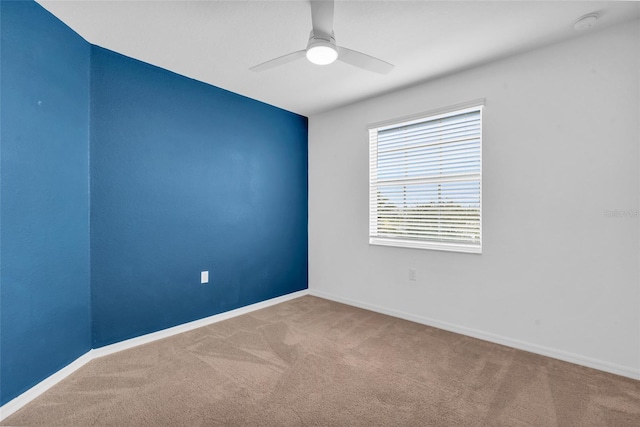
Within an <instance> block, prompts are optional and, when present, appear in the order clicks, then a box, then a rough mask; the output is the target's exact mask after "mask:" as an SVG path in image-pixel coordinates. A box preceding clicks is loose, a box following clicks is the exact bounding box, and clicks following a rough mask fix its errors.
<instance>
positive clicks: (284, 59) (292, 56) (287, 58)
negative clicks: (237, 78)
mask: <svg viewBox="0 0 640 427" xmlns="http://www.w3.org/2000/svg"><path fill="white" fill-rule="evenodd" d="M305 54H306V52H305V51H304V50H298V51H296V52H293V53H288V54H286V55H283V56H280V57H278V58H275V59H271V60H269V61H267V62H263V63H262V64H258V65H254V66H253V67H251V68H249V69H250V70H251V71H264V70H268V69H270V68H273V67H277V66H279V65H284V64H288V63H289V62H293V61H295V60H296V59H299V58H304V56H305Z"/></svg>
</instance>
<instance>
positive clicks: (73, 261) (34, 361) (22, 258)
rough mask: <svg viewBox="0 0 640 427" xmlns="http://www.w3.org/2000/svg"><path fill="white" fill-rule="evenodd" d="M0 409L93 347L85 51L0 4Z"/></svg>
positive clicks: (37, 14)
mask: <svg viewBox="0 0 640 427" xmlns="http://www.w3.org/2000/svg"><path fill="white" fill-rule="evenodd" d="M0 36H1V42H0V43H1V55H0V61H1V62H0V70H1V74H0V109H1V111H0V159H1V163H0V257H1V258H0V261H1V263H0V404H4V403H6V402H7V401H9V400H11V399H12V398H14V397H16V396H17V395H19V394H20V393H22V392H24V391H26V390H27V389H29V388H30V387H32V386H33V385H35V384H37V383H38V382H40V381H41V380H43V379H44V378H46V377H48V376H49V375H51V374H53V373H54V372H56V371H57V370H59V369H60V368H62V367H64V366H65V365H67V364H69V363H70V362H72V361H73V360H75V359H76V358H77V357H78V356H80V355H82V354H83V353H85V352H87V351H88V350H89V349H90V348H91V318H90V288H89V177H88V169H89V167H88V162H89V144H88V135H89V87H90V86H89V71H90V45H89V44H88V43H87V42H85V41H84V40H83V39H82V38H81V37H79V36H78V35H77V34H76V33H74V32H73V31H72V30H70V29H69V28H68V27H67V26H66V25H64V24H63V23H62V22H60V21H59V20H58V19H57V18H55V17H54V16H52V15H51V14H49V13H48V12H47V11H45V10H44V9H43V8H42V7H40V6H39V5H38V4H36V3H33V2H13V1H2V2H0Z"/></svg>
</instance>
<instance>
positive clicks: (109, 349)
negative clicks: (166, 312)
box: [92, 289, 309, 359]
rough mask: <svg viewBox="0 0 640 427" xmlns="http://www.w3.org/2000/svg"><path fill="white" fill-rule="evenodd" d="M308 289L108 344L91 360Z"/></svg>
mask: <svg viewBox="0 0 640 427" xmlns="http://www.w3.org/2000/svg"><path fill="white" fill-rule="evenodd" d="M308 293H309V290H308V289H304V290H302V291H298V292H293V293H291V294H287V295H283V296H281V297H276V298H272V299H269V300H266V301H261V302H258V303H255V304H251V305H247V306H245V307H240V308H236V309H235V310H231V311H225V312H224V313H220V314H215V315H213V316H209V317H205V318H204V319H198V320H194V321H193V322H189V323H183V324H182V325H178V326H174V327H172V328H167V329H163V330H161V331H158V332H153V333H150V334H146V335H142V336H139V337H135V338H131V339H128V340H125V341H120V342H117V343H115V344H110V345H107V346H104V347H99V348H96V349H93V351H92V353H93V358H94V359H96V358H98V357H103V356H108V355H109V354H113V353H117V352H119V351H122V350H127V349H129V348H133V347H137V346H139V345H142V344H147V343H150V342H153V341H157V340H161V339H163V338H168V337H170V336H172V335H176V334H181V333H183V332H187V331H191V330H193V329H197V328H201V327H203V326H207V325H211V324H212V323H216V322H221V321H223V320H227V319H231V318H232V317H237V316H241V315H243V314H247V313H251V312H252V311H256V310H260V309H261V308H266V307H270V306H272V305H275V304H280V303H282V302H285V301H289V300H292V299H295V298H300V297H301V296H304V295H307V294H308Z"/></svg>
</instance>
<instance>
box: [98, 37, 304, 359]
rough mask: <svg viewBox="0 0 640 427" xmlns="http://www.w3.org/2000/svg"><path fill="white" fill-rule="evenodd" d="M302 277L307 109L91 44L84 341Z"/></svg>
mask: <svg viewBox="0 0 640 427" xmlns="http://www.w3.org/2000/svg"><path fill="white" fill-rule="evenodd" d="M221 66H223V65H221ZM203 270H208V271H210V282H209V284H205V285H203V284H200V271H203ZM306 288H307V119H306V118H305V117H302V116H299V115H296V114H293V113H290V112H287V111H284V110H281V109H278V108H275V107H273V106H270V105H267V104H264V103H261V102H258V101H255V100H252V99H249V98H246V97H243V96H240V95H237V94H234V93H231V92H228V91H225V90H222V89H219V88H216V87H213V86H210V85H207V84H204V83H201V82H197V81H194V80H191V79H188V78H186V77H183V76H179V75H177V74H174V73H171V72H169V71H166V70H163V69H160V68H157V67H154V66H151V65H149V64H146V63H143V62H139V61H136V60H133V59H131V58H128V57H125V56H122V55H120V54H117V53H114V52H111V51H108V50H105V49H102V48H99V47H92V72H91V289H92V314H93V346H94V347H100V346H104V345H106V344H111V343H114V342H116V341H120V340H124V339H127V338H132V337H135V336H139V335H142V334H146V333H149V332H154V331H157V330H160V329H164V328H167V327H171V326H175V325H178V324H181V323H184V322H188V321H192V320H195V319H199V318H202V317H206V316H210V315H213V314H216V313H220V312H224V311H228V310H231V309H234V308H238V307H242V306H245V305H248V304H251V303H255V302H258V301H263V300H265V299H268V298H273V297H276V296H280V295H284V294H287V293H291V292H294V291H298V290H301V289H306Z"/></svg>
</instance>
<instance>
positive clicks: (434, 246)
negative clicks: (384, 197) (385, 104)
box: [367, 99, 485, 254]
mask: <svg viewBox="0 0 640 427" xmlns="http://www.w3.org/2000/svg"><path fill="white" fill-rule="evenodd" d="M484 106H485V100H484V99H478V100H475V101H471V102H467V103H464V104H458V105H454V106H450V107H446V108H442V109H438V110H432V111H429V112H425V113H419V114H413V115H410V116H405V117H400V118H396V119H393V120H387V121H384V122H379V123H373V124H370V125H369V126H367V130H368V133H369V245H375V246H392V247H401V248H410V249H428V250H438V251H450V252H460V253H471V254H482V246H483V245H482V243H483V233H482V216H483V215H482V210H483V207H482V205H483V203H482V175H483V174H482V163H483V162H482V146H483V122H484V120H483V112H484ZM476 111H477V112H479V116H480V129H479V132H478V134H479V138H480V143H479V148H480V153H479V159H480V168H479V179H478V181H479V184H480V187H479V193H478V196H479V204H480V209H479V226H478V230H479V235H480V239H479V244H477V245H476V244H465V243H461V242H456V243H448V242H443V241H436V240H427V239H424V240H420V239H402V238H395V237H379V236H374V235H373V234H374V230H377V221H375V224H374V216H375V217H376V218H377V203H378V199H377V191H375V189H377V186H376V185H375V184H376V183H377V176H376V177H375V178H376V179H375V180H374V172H373V169H374V168H373V159H374V156H375V158H376V162H377V149H378V145H377V144H378V140H377V134H378V132H380V131H384V130H388V129H393V128H399V127H404V126H410V125H412V124H417V123H422V122H428V121H434V120H439V119H442V118H446V117H452V116H457V115H462V114H466V113H470V112H476ZM372 131H373V132H375V134H376V137H375V154H374V145H373V144H374V142H373V137H372V134H371V132H372ZM376 169H377V167H376ZM460 180H461V181H463V179H460ZM443 182H445V183H446V182H455V180H450V181H446V180H443ZM374 193H375V194H374ZM374 212H375V214H374Z"/></svg>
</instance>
